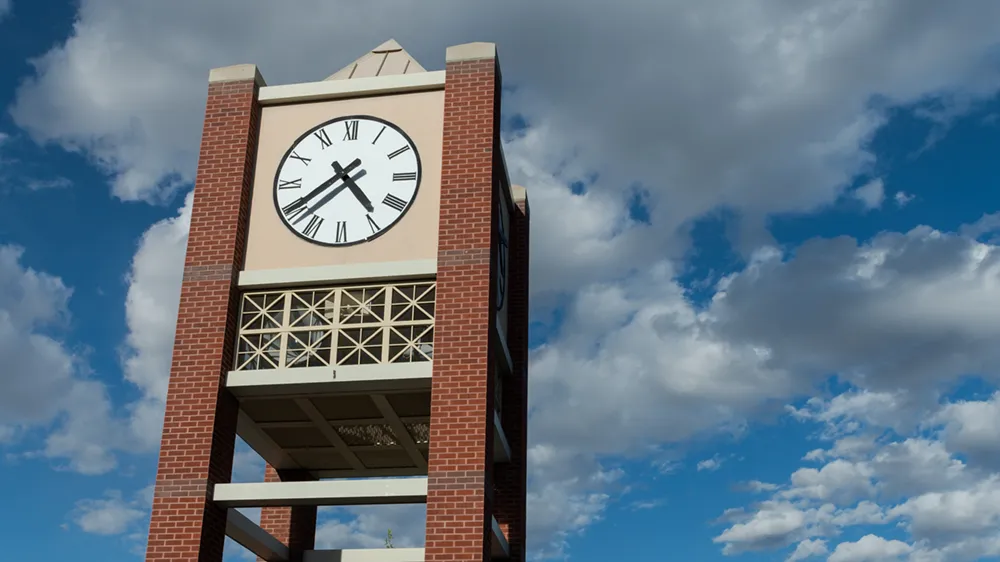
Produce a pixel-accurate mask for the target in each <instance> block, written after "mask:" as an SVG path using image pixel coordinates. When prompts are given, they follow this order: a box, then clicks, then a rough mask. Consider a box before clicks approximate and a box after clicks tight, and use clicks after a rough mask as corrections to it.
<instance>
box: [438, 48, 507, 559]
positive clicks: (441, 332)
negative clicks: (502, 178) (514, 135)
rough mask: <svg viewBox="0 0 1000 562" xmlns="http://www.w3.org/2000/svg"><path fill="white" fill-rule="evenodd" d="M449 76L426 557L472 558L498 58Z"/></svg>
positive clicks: (481, 530)
mask: <svg viewBox="0 0 1000 562" xmlns="http://www.w3.org/2000/svg"><path fill="white" fill-rule="evenodd" d="M450 54H451V49H449V58H451V56H450ZM446 72H447V78H446V82H445V101H444V104H445V107H444V146H443V159H442V170H441V218H440V225H439V228H438V257H437V265H438V277H437V305H436V313H435V334H434V375H433V382H432V385H433V386H432V394H431V425H430V450H429V459H428V485H427V487H428V490H427V532H426V543H425V560H426V561H427V562H445V561H449V562H451V561H455V562H457V561H463V562H471V561H481V560H488V559H489V558H490V541H489V536H490V522H491V516H492V505H491V502H492V497H491V496H492V486H493V459H492V457H493V455H492V446H493V427H492V426H493V418H492V411H493V396H492V393H493V384H492V379H491V377H492V369H491V368H490V358H491V354H492V353H493V350H492V349H491V344H490V326H491V325H492V322H493V318H494V313H493V304H492V302H493V299H494V298H495V296H494V294H493V291H491V289H492V287H493V285H492V284H491V283H490V266H491V264H492V253H493V247H494V244H493V236H494V235H495V229H494V228H493V224H492V220H493V214H494V213H493V212H492V210H493V204H494V197H495V194H494V193H493V173H494V172H493V156H494V155H493V151H494V141H495V139H496V134H497V131H498V130H499V113H500V83H501V80H500V72H499V69H498V67H497V61H496V58H495V55H493V56H491V57H489V58H479V59H474V60H460V61H454V60H449V61H448V62H447V65H446Z"/></svg>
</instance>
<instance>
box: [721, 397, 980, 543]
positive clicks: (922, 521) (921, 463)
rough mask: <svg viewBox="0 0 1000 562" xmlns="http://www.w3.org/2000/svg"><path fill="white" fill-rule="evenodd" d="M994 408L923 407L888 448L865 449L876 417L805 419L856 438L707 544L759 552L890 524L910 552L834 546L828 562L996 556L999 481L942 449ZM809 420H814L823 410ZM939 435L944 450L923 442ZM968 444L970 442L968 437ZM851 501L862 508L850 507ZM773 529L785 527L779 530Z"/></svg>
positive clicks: (841, 441) (870, 445)
mask: <svg viewBox="0 0 1000 562" xmlns="http://www.w3.org/2000/svg"><path fill="white" fill-rule="evenodd" d="M848 395H852V396H856V395H857V393H852V392H848ZM849 400H850V398H848V401H849ZM993 400H994V398H991V399H990V400H985V401H978V402H974V401H960V402H955V403H945V404H943V405H940V406H931V407H930V409H929V410H927V409H925V410H923V416H924V418H925V419H926V420H927V423H926V424H922V425H920V426H919V427H911V430H910V431H912V432H914V433H915V434H914V435H911V436H908V437H907V436H905V435H903V436H899V437H897V438H896V439H888V438H881V439H878V440H875V439H872V438H871V435H873V434H875V433H878V432H881V431H883V430H885V429H888V428H889V425H880V423H891V422H890V421H889V420H888V419H887V418H885V417H880V416H876V417H874V418H867V419H865V417H864V416H865V412H864V411H863V410H860V409H858V410H854V411H853V412H851V413H845V414H844V415H843V416H842V417H838V418H836V419H833V418H825V419H824V417H823V415H819V416H817V417H815V418H812V419H814V420H815V421H819V422H820V423H821V424H828V423H836V424H838V425H839V426H844V425H848V423H847V422H850V421H853V422H855V425H856V431H857V432H858V433H857V434H855V435H846V436H840V437H838V438H837V439H836V441H834V443H833V445H832V446H831V447H830V448H829V449H825V450H818V451H820V452H819V453H817V452H815V451H814V452H812V453H810V455H807V456H810V457H813V458H822V459H832V460H831V461H830V462H829V463H828V464H827V465H825V466H824V467H823V468H822V469H820V470H816V469H810V468H803V469H799V470H797V471H795V472H794V473H793V474H792V475H791V477H790V483H789V485H787V486H783V487H780V488H776V489H775V491H774V492H773V495H772V497H771V499H768V500H765V501H764V502H762V503H761V504H760V505H759V506H757V507H755V509H754V510H753V511H751V512H749V513H747V512H746V511H744V510H742V509H739V510H737V511H735V513H740V514H741V517H739V518H737V519H732V518H730V519H729V520H728V521H726V522H727V523H729V524H730V527H729V528H728V529H726V530H725V531H723V532H722V533H721V534H720V535H719V536H718V537H717V538H716V541H717V542H720V543H722V544H724V550H725V551H727V552H739V551H742V550H760V549H770V548H777V547H781V546H784V545H788V544H791V543H792V542H795V541H799V540H803V539H805V538H816V539H827V538H831V537H835V536H837V535H839V534H840V533H841V532H842V531H843V530H844V529H846V528H849V527H859V526H866V527H867V526H872V525H875V526H880V525H890V524H894V525H895V526H896V527H897V528H899V529H902V530H904V531H906V532H908V533H909V535H910V537H909V538H910V539H911V540H910V543H909V544H908V543H906V542H902V541H895V542H893V541H885V540H883V539H881V538H880V537H877V536H874V535H872V536H871V537H866V538H864V539H862V540H860V541H857V542H854V543H851V542H847V543H842V544H841V545H838V547H837V548H836V549H835V550H834V554H832V555H831V557H830V560H845V561H851V560H883V559H893V560H895V559H897V558H896V557H898V556H903V555H906V556H908V558H907V560H910V561H911V562H932V561H933V562H957V561H972V560H978V559H980V558H982V557H986V556H994V555H996V554H998V553H1000V532H998V531H997V529H1000V507H998V506H1000V473H998V472H994V467H991V466H990V465H989V463H988V462H981V463H978V464H977V462H976V461H977V460H978V459H979V458H980V457H977V456H971V457H969V459H970V464H966V462H964V461H963V460H961V459H959V458H957V457H956V456H955V454H953V453H952V452H950V451H949V448H948V447H946V443H949V442H951V443H953V444H954V443H962V442H963V441H962V440H961V437H960V436H961V435H962V433H961V432H962V429H963V426H962V419H963V416H971V417H972V419H980V416H979V415H977V413H979V412H986V413H987V414H989V413H990V408H991V407H992V406H993V403H994V402H993ZM835 402H836V399H831V400H828V401H825V404H826V405H827V406H831V405H833V404H834V403H835ZM843 403H847V401H844V402H842V404H843ZM817 411H818V412H820V413H821V414H822V412H823V408H822V407H820V408H819V409H818V410H817ZM843 411H844V410H842V412H843ZM874 420H881V421H874ZM821 427H822V425H821ZM940 427H943V430H942V431H941V432H940V433H939V435H940V436H941V437H942V438H944V439H946V441H944V442H942V441H938V440H935V439H932V438H928V437H924V436H922V435H923V434H926V433H927V432H928V431H927V430H932V432H933V430H934V429H935V428H940ZM984 429H985V428H984ZM820 435H821V436H825V437H824V438H829V436H830V435H831V433H830V432H829V431H828V430H822V429H821V431H820ZM886 435H887V436H888V435H892V433H887V434H886ZM973 435H975V431H973ZM949 440H950V441H949ZM968 443H971V444H972V445H975V444H977V441H976V439H975V437H971V438H970V441H968ZM982 458H985V459H987V460H989V459H990V457H982ZM859 498H865V499H864V500H863V501H861V502H860V503H858V504H856V505H853V502H854V501H855V500H856V499H859ZM788 500H793V502H794V503H793V502H790V501H788ZM831 501H832V502H834V503H830V502H831ZM835 504H840V505H843V506H850V507H841V508H838V507H836V505H835ZM776 522H782V523H785V524H786V526H785V527H783V528H779V527H778V526H777V525H776V524H775V523H776ZM776 528H777V529H778V531H781V532H778V531H775V530H774V529H776ZM901 545H903V546H901ZM904 546H905V547H906V548H904Z"/></svg>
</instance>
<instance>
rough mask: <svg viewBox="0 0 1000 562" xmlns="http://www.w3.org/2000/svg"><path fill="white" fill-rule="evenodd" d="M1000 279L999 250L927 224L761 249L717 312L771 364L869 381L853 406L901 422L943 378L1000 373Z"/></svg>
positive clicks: (908, 420)
mask: <svg viewBox="0 0 1000 562" xmlns="http://www.w3.org/2000/svg"><path fill="white" fill-rule="evenodd" d="M998 280H1000V248H998V247H996V246H992V245H988V244H981V243H978V242H976V241H975V240H972V239H969V238H967V237H962V236H958V235H953V234H947V233H942V232H939V231H936V230H933V229H930V228H928V227H918V228H915V229H913V230H911V231H910V232H908V233H906V234H899V233H885V234H881V235H879V236H876V237H875V238H874V239H873V240H871V241H870V242H868V243H866V244H863V245H860V246H859V245H857V244H856V243H855V242H854V241H853V240H851V239H849V238H846V237H840V238H834V239H818V240H811V241H808V242H806V243H804V244H803V245H802V246H801V247H799V248H798V249H796V251H795V257H794V259H789V260H782V259H781V256H780V254H778V253H777V252H776V251H771V252H762V253H761V254H760V256H759V257H757V258H756V259H755V260H754V261H753V262H752V263H751V265H750V266H749V267H748V269H747V270H746V271H744V272H741V273H739V274H736V275H734V276H733V277H732V278H731V279H729V280H727V281H726V282H725V283H724V284H723V285H722V289H723V292H722V293H720V294H719V295H716V297H715V303H714V304H713V307H712V312H713V314H715V315H716V316H717V318H718V321H717V325H718V326H719V333H720V336H722V337H725V338H726V340H727V341H729V342H730V345H734V344H737V343H739V344H744V345H756V346H759V347H762V348H766V349H768V351H769V353H770V355H769V358H768V361H767V365H768V366H769V367H771V368H780V369H786V370H790V371H793V372H796V373H798V375H799V376H808V375H809V374H810V373H812V374H815V375H822V374H826V373H831V372H836V373H839V374H840V375H841V376H842V377H844V378H845V379H846V380H848V381H853V382H856V383H858V384H860V385H862V387H863V388H864V390H863V391H862V392H859V393H857V394H851V395H847V396H846V397H845V398H844V400H845V401H846V400H848V399H850V400H851V403H845V404H844V406H843V407H844V408H845V411H849V410H852V409H854V408H862V409H864V410H870V408H874V410H872V413H870V414H867V415H869V416H871V415H876V414H877V415H890V414H891V418H892V419H894V420H896V421H895V422H894V423H892V424H890V425H889V427H897V428H900V429H902V428H903V426H905V425H906V424H913V423H916V422H917V421H919V417H915V416H914V415H912V412H913V411H914V408H917V407H922V406H925V405H927V404H928V400H930V403H933V401H934V400H936V394H935V392H934V389H935V387H936V385H938V384H939V383H941V382H943V381H944V380H948V379H951V378H953V377H955V376H957V375H958V374H961V373H979V374H982V375H984V376H987V377H995V376H996V375H998V374H1000V348H997V347H996V346H995V345H993V341H995V339H996V338H998V337H1000V318H998V317H997V316H996V315H993V314H991V313H990V310H991V308H992V304H991V303H994V302H997V300H998V299H1000V283H998ZM817 318H821V319H823V321H822V322H817V321H816V319H817ZM899 389H906V390H907V391H906V392H901V391H900V390H899ZM861 401H865V402H864V403H862V402H861ZM908 412H909V413H908ZM827 415H834V412H833V411H831V412H828V413H827Z"/></svg>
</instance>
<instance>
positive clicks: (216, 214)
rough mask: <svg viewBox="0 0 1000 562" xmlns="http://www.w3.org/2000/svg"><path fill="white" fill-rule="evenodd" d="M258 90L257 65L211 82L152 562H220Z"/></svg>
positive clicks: (152, 530) (222, 73)
mask: <svg viewBox="0 0 1000 562" xmlns="http://www.w3.org/2000/svg"><path fill="white" fill-rule="evenodd" d="M262 84H263V80H262V79H261V78H260V75H259V74H258V73H257V69H256V67H253V66H252V65H242V66H237V67H229V68H225V69H218V70H214V71H212V75H211V76H210V78H209V86H208V103H207V106H206V108H205V126H204V131H203V134H202V140H201V157H200V160H199V163H198V173H197V176H196V179H195V189H194V206H193V209H192V212H191V231H190V234H189V236H188V247H187V256H186V258H185V261H184V280H183V283H182V285H181V300H180V310H179V312H178V316H177V332H176V336H175V338H174V351H173V362H172V364H171V368H170V383H169V387H168V390H167V406H166V416H165V419H164V422H163V437H162V440H161V444H160V460H159V466H158V468H157V474H156V488H155V492H154V494H153V511H152V516H151V521H150V525H149V540H148V544H147V547H146V560H148V561H154V560H165V561H170V562H195V561H198V562H221V560H222V548H223V544H224V542H225V536H226V512H225V510H223V509H220V508H218V507H216V506H215V505H214V504H213V503H212V502H211V499H210V498H211V495H212V489H213V487H214V485H215V484H217V483H220V482H229V481H230V478H231V476H232V466H233V448H234V446H235V440H236V417H237V412H238V409H239V407H238V404H237V402H236V399H235V398H234V397H233V396H232V395H231V394H229V392H227V391H226V390H225V386H224V380H225V373H226V372H227V371H228V370H229V369H230V368H231V365H232V362H233V347H234V340H235V338H236V328H237V323H236V322H237V318H236V315H237V307H236V305H237V303H238V300H237V299H238V297H239V295H238V291H237V285H236V278H237V274H238V272H239V269H240V265H241V264H242V261H243V252H244V246H245V241H246V230H247V219H248V211H249V203H250V185H251V182H252V178H253V168H254V158H255V154H256V148H257V134H258V129H259V122H260V105H259V104H258V102H257V93H258V88H259V87H260V85H262Z"/></svg>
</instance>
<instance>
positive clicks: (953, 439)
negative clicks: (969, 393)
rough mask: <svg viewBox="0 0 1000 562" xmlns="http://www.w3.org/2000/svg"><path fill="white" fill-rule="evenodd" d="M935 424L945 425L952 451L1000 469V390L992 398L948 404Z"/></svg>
mask: <svg viewBox="0 0 1000 562" xmlns="http://www.w3.org/2000/svg"><path fill="white" fill-rule="evenodd" d="M931 421H932V423H935V424H941V425H943V426H944V431H943V437H944V441H945V443H946V444H947V446H948V448H949V449H950V450H952V451H957V452H962V453H965V454H967V455H969V456H970V457H971V458H972V459H973V460H976V461H979V462H981V463H983V464H986V465H988V466H990V467H992V468H995V469H1000V440H998V439H997V436H998V435H1000V393H996V394H994V395H993V396H992V397H991V398H990V399H989V400H984V401H969V400H963V401H959V402H955V403H952V404H948V405H946V406H945V407H944V408H942V409H941V411H940V412H938V414H937V415H936V416H935V418H934V419H933V420H931Z"/></svg>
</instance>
